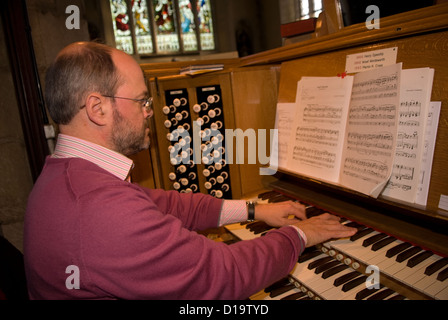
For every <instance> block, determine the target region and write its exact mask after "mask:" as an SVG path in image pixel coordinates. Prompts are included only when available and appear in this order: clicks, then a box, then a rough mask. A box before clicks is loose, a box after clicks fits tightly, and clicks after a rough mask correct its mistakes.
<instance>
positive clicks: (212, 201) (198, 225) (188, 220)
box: [135, 186, 223, 231]
mask: <svg viewBox="0 0 448 320" xmlns="http://www.w3.org/2000/svg"><path fill="white" fill-rule="evenodd" d="M135 187H136V188H137V189H140V188H139V187H137V186H135ZM140 190H141V191H143V192H144V193H146V195H148V197H149V199H151V201H152V202H153V203H154V204H155V205H156V206H157V209H158V210H159V211H160V212H161V213H163V214H170V215H172V216H174V217H176V218H178V219H179V220H180V221H182V224H183V226H184V227H185V228H187V229H189V230H196V231H197V230H205V229H208V228H216V227H218V225H219V219H220V215H221V210H222V205H223V200H221V199H216V198H214V197H212V196H209V195H205V194H202V193H179V192H177V191H165V190H160V189H146V188H142V189H140Z"/></svg>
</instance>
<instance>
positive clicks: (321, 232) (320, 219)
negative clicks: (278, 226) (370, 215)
mask: <svg viewBox="0 0 448 320" xmlns="http://www.w3.org/2000/svg"><path fill="white" fill-rule="evenodd" d="M339 220H340V219H339V218H338V217H336V216H334V215H331V214H329V213H324V214H322V215H320V216H317V217H313V218H310V219H307V220H303V221H300V222H297V223H295V224H294V225H295V226H297V227H298V228H300V230H302V231H303V232H304V233H305V235H306V237H307V240H308V241H307V243H306V246H307V247H311V246H314V245H316V244H319V243H322V242H324V241H327V240H330V239H333V238H345V237H351V236H352V235H354V234H355V233H356V231H357V229H356V228H349V227H346V226H344V225H342V224H341V223H340V222H339Z"/></svg>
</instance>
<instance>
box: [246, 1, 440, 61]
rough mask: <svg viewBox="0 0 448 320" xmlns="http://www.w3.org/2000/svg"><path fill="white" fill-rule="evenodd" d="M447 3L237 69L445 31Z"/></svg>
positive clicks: (271, 53) (270, 54) (262, 56)
mask: <svg viewBox="0 0 448 320" xmlns="http://www.w3.org/2000/svg"><path fill="white" fill-rule="evenodd" d="M447 21H448V3H443V4H439V5H435V6H430V7H427V8H423V9H419V10H413V11H409V12H405V13H401V14H397V15H393V16H390V17H385V18H382V19H381V25H380V26H381V28H380V29H374V30H367V29H366V27H365V24H364V23H361V24H356V25H352V26H350V27H346V28H343V29H342V30H341V31H339V32H336V33H333V34H330V35H326V36H323V37H319V38H316V39H311V40H308V41H304V42H300V43H296V44H291V45H288V46H284V47H281V48H276V49H272V50H268V51H264V52H261V53H257V54H254V55H251V56H247V57H243V58H241V66H251V65H252V66H253V65H260V64H269V63H281V62H284V61H288V60H292V59H297V58H300V57H305V56H310V55H316V54H321V53H323V52H329V51H333V50H340V49H345V48H351V47H354V46H361V45H367V44H375V43H380V42H382V41H387V40H389V39H396V38H403V37H410V36H413V35H416V34H422V33H425V32H432V31H435V30H443V29H446V28H447Z"/></svg>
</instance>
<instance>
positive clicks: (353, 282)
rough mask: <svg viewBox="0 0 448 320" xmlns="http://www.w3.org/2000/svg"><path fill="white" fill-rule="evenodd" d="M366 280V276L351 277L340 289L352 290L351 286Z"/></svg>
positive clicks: (354, 286)
mask: <svg viewBox="0 0 448 320" xmlns="http://www.w3.org/2000/svg"><path fill="white" fill-rule="evenodd" d="M366 280H367V277H366V276H360V277H358V278H355V279H353V280H352V281H349V282H347V283H346V284H344V285H343V286H342V291H344V292H347V291H350V290H352V289H353V288H356V287H357V286H359V285H360V284H361V283H365V282H366Z"/></svg>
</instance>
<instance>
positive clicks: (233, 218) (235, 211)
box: [219, 200, 247, 226]
mask: <svg viewBox="0 0 448 320" xmlns="http://www.w3.org/2000/svg"><path fill="white" fill-rule="evenodd" d="M246 220H247V208H246V201H245V200H224V203H223V205H222V209H221V216H220V217H219V226H225V225H228V224H232V223H237V222H242V221H246Z"/></svg>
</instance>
